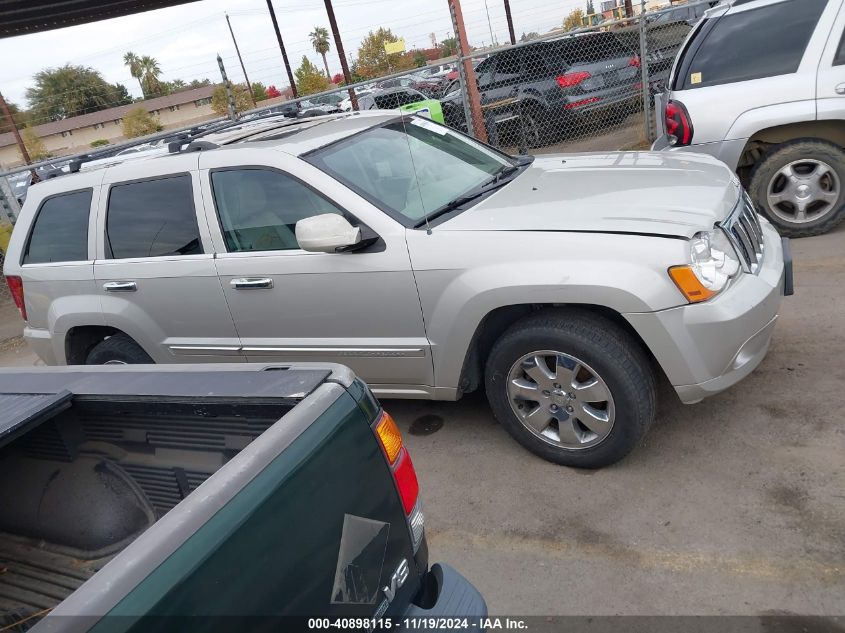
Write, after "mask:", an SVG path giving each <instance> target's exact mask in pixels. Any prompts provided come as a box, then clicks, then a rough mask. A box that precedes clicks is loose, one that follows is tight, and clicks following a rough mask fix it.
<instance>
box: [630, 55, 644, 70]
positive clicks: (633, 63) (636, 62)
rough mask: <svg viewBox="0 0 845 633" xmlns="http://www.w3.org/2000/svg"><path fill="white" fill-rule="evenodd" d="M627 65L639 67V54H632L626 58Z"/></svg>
mask: <svg viewBox="0 0 845 633" xmlns="http://www.w3.org/2000/svg"><path fill="white" fill-rule="evenodd" d="M628 65H629V66H633V67H634V68H640V67H641V66H642V64H641V63H640V56H639V55H634V56H633V57H632V58H631V59H630V60H628Z"/></svg>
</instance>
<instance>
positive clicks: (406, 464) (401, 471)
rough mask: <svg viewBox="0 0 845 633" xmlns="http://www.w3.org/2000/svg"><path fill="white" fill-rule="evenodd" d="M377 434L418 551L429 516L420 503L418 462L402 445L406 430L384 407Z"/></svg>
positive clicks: (415, 548) (415, 549)
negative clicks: (415, 468)
mask: <svg viewBox="0 0 845 633" xmlns="http://www.w3.org/2000/svg"><path fill="white" fill-rule="evenodd" d="M376 436H377V437H378V441H379V444H381V448H382V450H383V451H384V456H385V457H386V458H387V463H388V464H389V466H390V472H391V473H392V474H393V480H394V481H395V482H396V488H397V489H398V490H399V498H400V499H401V500H402V509H403V510H404V511H405V516H406V517H407V519H408V527H409V528H410V530H411V537H412V540H413V543H414V551H415V552H416V551H417V548H418V547H419V545H420V543H421V542H422V537H423V531H424V526H425V517H424V515H423V513H422V504H421V503H420V499H419V496H420V484H419V482H418V481H417V472H416V471H415V470H414V463H413V462H412V461H411V455H410V454H409V453H408V449H407V448H405V447H404V446H403V445H402V434H401V433H400V432H399V427H397V426H396V422H395V421H394V420H393V418H392V417H391V415H390V414H389V413H387V412H386V411H383V412H382V414H381V418H380V419H379V421H378V423H377V424H376Z"/></svg>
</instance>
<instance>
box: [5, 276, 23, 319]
mask: <svg viewBox="0 0 845 633" xmlns="http://www.w3.org/2000/svg"><path fill="white" fill-rule="evenodd" d="M6 283H7V284H8V285H9V292H10V293H11V294H12V300H13V301H14V302H15V305H16V306H17V307H18V310H20V313H21V318H23V320H24V321H26V304H25V303H24V300H23V279H21V278H20V277H12V276H9V277H6Z"/></svg>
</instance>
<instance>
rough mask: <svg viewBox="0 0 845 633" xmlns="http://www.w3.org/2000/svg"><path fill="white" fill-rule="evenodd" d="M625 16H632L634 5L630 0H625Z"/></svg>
mask: <svg viewBox="0 0 845 633" xmlns="http://www.w3.org/2000/svg"><path fill="white" fill-rule="evenodd" d="M625 17H626V18H632V17H634V5H633V3H632V2H631V0H625Z"/></svg>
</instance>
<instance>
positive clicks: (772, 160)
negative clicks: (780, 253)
mask: <svg viewBox="0 0 845 633" xmlns="http://www.w3.org/2000/svg"><path fill="white" fill-rule="evenodd" d="M749 189H750V193H751V197H752V198H753V199H754V202H755V203H756V205H757V207H758V209H760V211H761V212H762V213H763V214H764V215H765V216H766V217H767V218H768V219H769V220H770V221H771V223H772V224H774V225H775V226H776V227H777V228H778V230H779V231H780V233H781V234H782V235H785V236H787V237H808V236H810V235H820V234H822V233H826V232H827V231H830V230H831V229H832V228H833V227H834V226H836V225H837V224H839V222H841V221H842V219H843V217H845V215H843V207H845V152H844V151H843V150H842V149H841V148H840V147H838V146H836V145H834V144H833V143H828V142H826V141H818V140H799V141H792V142H790V143H785V144H783V145H778V146H777V147H775V148H774V149H773V150H771V151H770V152H769V153H768V154H767V155H766V156H765V157H764V158H763V160H762V161H761V162H760V163H759V164H758V165H757V167H755V168H754V171H753V173H752V175H751V185H750V187H749Z"/></svg>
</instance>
